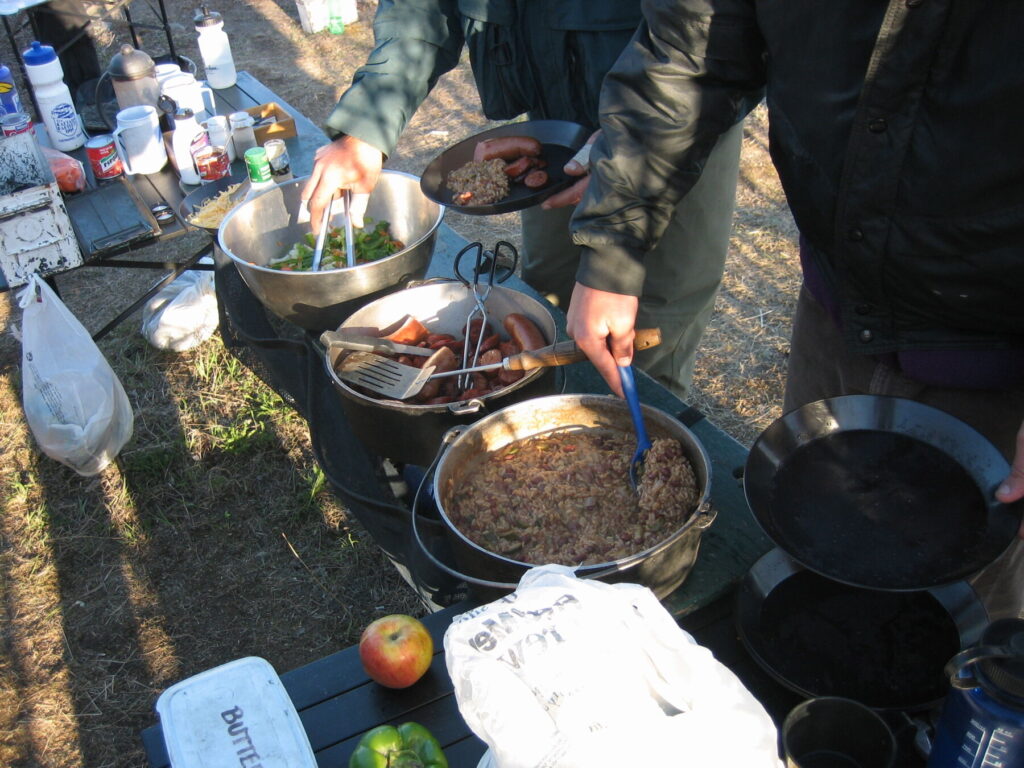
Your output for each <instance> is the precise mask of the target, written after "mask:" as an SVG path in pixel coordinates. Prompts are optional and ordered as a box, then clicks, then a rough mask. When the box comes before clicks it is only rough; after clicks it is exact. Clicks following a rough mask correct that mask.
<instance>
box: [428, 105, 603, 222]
mask: <svg viewBox="0 0 1024 768" xmlns="http://www.w3.org/2000/svg"><path fill="white" fill-rule="evenodd" d="M590 133H591V132H590V131H589V130H587V129H586V128H584V127H583V126H582V125H578V124H576V123H570V122H567V121H565V120H529V121H527V122H524V123H510V124H508V125H502V126H499V127H498V128H492V129H491V130H489V131H484V132H483V133H478V134H477V135H475V136H470V137H469V138H468V139H464V140H463V141H460V142H459V143H458V144H455V145H453V146H451V147H449V148H448V149H446V150H445V151H444V152H442V153H441V154H440V155H438V156H437V157H435V158H434V159H433V160H431V161H430V164H429V165H428V166H427V167H426V170H424V171H423V176H421V177H420V189H422V190H423V194H425V195H426V196H427V197H429V198H430V199H431V200H433V201H434V202H435V203H440V204H441V205H443V206H445V207H446V208H450V209H451V210H453V211H456V212H457V213H468V214H471V215H475V216H481V215H488V214H494V213H510V212H512V211H520V210H522V209H523V208H529V207H530V206H531V205H537V204H538V203H541V202H543V201H544V200H546V199H547V198H549V197H551V195H553V194H555V192H559V191H561V190H563V189H565V188H566V187H568V186H570V185H571V184H572V183H573V182H574V181H576V179H577V178H578V177H575V176H568V175H567V174H566V173H565V171H564V170H562V167H563V166H564V165H565V164H566V163H567V162H569V161H570V160H571V159H572V157H573V155H575V154H576V152H577V150H579V148H580V147H582V146H583V144H584V143H585V142H586V140H587V139H588V138H590ZM499 136H532V137H533V138H535V139H537V140H538V141H539V142H540V143H541V144H542V145H544V149H543V152H542V154H541V156H542V157H543V158H544V159H545V160H546V161H547V167H545V168H544V170H545V171H547V173H548V177H549V180H548V183H547V184H546V185H545V186H543V187H541V188H540V189H530V188H529V187H527V186H526V185H525V184H523V183H522V182H512V183H511V185H510V190H509V194H508V196H507V197H505V198H504V199H503V200H498V201H497V202H496V203H490V204H488V205H458V204H456V203H455V202H454V200H453V198H452V193H451V190H450V189H448V184H447V179H448V172H449V171H454V170H456V169H457V168H461V167H462V166H464V165H465V164H466V163H468V162H470V161H471V160H472V159H473V150H474V149H476V145H477V144H478V143H479V142H481V141H483V140H484V139H493V138H497V137H499Z"/></svg>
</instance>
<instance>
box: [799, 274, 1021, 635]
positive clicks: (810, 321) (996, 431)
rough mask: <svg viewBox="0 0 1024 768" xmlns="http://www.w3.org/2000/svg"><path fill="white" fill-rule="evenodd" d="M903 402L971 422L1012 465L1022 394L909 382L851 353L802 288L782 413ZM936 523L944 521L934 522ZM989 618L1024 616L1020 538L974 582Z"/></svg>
mask: <svg viewBox="0 0 1024 768" xmlns="http://www.w3.org/2000/svg"><path fill="white" fill-rule="evenodd" d="M857 394H870V395H891V396H893V397H907V398H910V399H912V400H916V401H918V402H921V403H924V404H925V405H930V406H932V407H934V408H938V409H939V410H942V411H945V412H946V413H949V414H951V415H953V416H955V417H956V418H958V419H960V420H961V421H963V422H965V423H967V424H969V425H971V426H972V427H974V428H975V429H976V430H978V431H979V432H980V433H981V434H983V435H984V436H985V437H987V438H988V439H989V440H990V441H991V442H992V444H993V445H994V446H995V447H996V448H998V449H999V451H1000V452H1001V453H1002V454H1003V455H1004V456H1005V457H1006V460H1007V461H1012V460H1013V452H1014V446H1015V441H1016V436H1017V430H1018V428H1019V427H1020V424H1021V420H1022V418H1024V392H1021V391H1019V390H1005V391H991V390H969V389H948V388H943V387H932V386H928V385H926V384H922V383H921V382H919V381H915V380H913V379H910V378H908V377H906V376H904V375H903V374H902V372H900V371H899V370H898V369H896V368H893V367H892V366H890V365H887V364H885V363H880V362H878V361H877V360H876V359H874V358H872V357H868V356H865V355H857V354H854V353H852V352H849V351H848V350H847V349H846V346H845V344H844V343H843V338H842V334H841V333H840V331H839V329H838V328H837V327H836V325H835V323H834V322H833V321H832V318H831V317H830V316H829V314H828V312H826V310H825V309H824V307H822V306H821V304H820V303H819V302H818V301H817V300H816V299H815V298H814V297H813V296H811V294H810V293H809V292H808V290H807V289H806V288H803V289H801V291H800V298H799V300H798V302H797V308H796V314H795V316H794V318H793V336H792V340H791V343H790V353H789V371H788V374H787V377H786V395H785V401H784V403H783V409H784V411H785V412H789V411H791V410H793V409H794V408H798V407H800V406H801V405H805V404H806V403H812V402H815V401H817V400H823V399H825V398H829V397H837V396H839V395H857ZM936 524H937V525H941V520H938V519H937V521H936ZM970 581H971V585H972V586H973V587H974V589H975V591H976V592H977V593H978V596H979V597H980V598H981V599H982V602H984V604H985V608H986V609H987V610H988V614H989V618H990V619H997V618H1005V617H1012V616H1022V617H1024V542H1021V540H1020V539H1017V540H1015V541H1014V542H1013V544H1011V545H1010V547H1009V548H1008V549H1007V551H1006V552H1005V553H1004V554H1003V555H1002V556H1001V557H1000V558H999V559H997V560H996V561H995V562H994V563H992V565H990V566H988V567H987V568H985V569H984V570H982V571H981V572H980V573H978V574H977V575H976V576H975V577H973V578H972V579H971V580H970Z"/></svg>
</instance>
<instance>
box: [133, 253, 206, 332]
mask: <svg viewBox="0 0 1024 768" xmlns="http://www.w3.org/2000/svg"><path fill="white" fill-rule="evenodd" d="M204 261H206V262H208V263H212V262H209V259H201V260H200V263H203V262H204ZM219 322H220V319H219V317H218V315H217V293H216V291H215V290H214V287H213V272H208V271H198V270H195V271H185V272H182V273H181V274H180V275H179V276H178V277H176V278H175V279H174V280H172V281H171V282H170V283H168V284H167V285H165V286H164V287H163V288H162V289H161V290H160V291H159V293H157V294H156V296H154V297H153V298H151V299H150V300H149V301H147V302H146V304H145V306H143V308H142V335H143V336H145V337H146V340H147V341H148V342H149V343H150V344H152V345H153V346H154V347H156V348H158V349H169V350H172V351H174V352H184V351H185V350H186V349H192V348H193V347H197V346H199V345H200V344H202V343H203V342H204V341H206V340H207V339H208V338H210V337H211V336H212V335H213V332H214V331H216V330H217V325H218V323H219Z"/></svg>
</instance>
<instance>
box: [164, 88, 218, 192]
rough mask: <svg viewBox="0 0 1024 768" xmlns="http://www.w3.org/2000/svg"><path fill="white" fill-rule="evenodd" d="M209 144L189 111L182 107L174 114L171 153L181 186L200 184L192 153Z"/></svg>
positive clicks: (202, 130)
mask: <svg viewBox="0 0 1024 768" xmlns="http://www.w3.org/2000/svg"><path fill="white" fill-rule="evenodd" d="M209 142H210V139H209V136H208V135H207V133H206V131H205V130H204V129H203V126H201V125H200V124H199V121H198V120H196V116H195V113H194V112H193V111H192V110H191V109H189V108H188V107H183V108H181V109H179V110H178V111H177V112H175V113H174V134H173V135H172V136H171V151H172V152H173V153H174V163H175V165H177V166H178V176H179V177H180V178H181V182H182V183H183V184H198V183H200V181H201V179H200V178H199V171H198V170H196V165H195V163H194V162H193V161H192V151H193V150H194V149H198V148H199V147H201V146H203V145H204V144H209Z"/></svg>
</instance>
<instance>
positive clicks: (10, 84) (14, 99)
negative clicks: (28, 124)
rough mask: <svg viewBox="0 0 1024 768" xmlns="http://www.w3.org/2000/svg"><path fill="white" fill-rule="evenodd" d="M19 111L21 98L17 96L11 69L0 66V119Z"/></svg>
mask: <svg viewBox="0 0 1024 768" xmlns="http://www.w3.org/2000/svg"><path fill="white" fill-rule="evenodd" d="M21 111H22V108H21V98H20V97H19V96H18V86H17V85H15V84H14V76H13V75H12V74H11V68H10V67H8V66H7V65H6V64H0V117H3V116H4V115H13V114H14V113H15V112H21Z"/></svg>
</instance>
